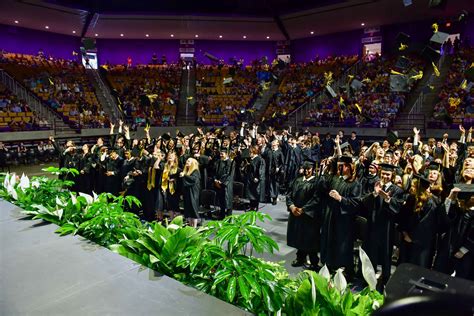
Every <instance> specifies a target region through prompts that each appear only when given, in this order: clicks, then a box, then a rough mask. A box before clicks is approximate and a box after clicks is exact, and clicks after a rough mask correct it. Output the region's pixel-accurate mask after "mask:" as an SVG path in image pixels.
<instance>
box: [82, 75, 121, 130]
mask: <svg viewBox="0 0 474 316" xmlns="http://www.w3.org/2000/svg"><path fill="white" fill-rule="evenodd" d="M87 71H90V72H91V73H92V76H93V77H94V80H95V82H96V83H97V86H98V91H97V93H100V94H101V95H102V97H103V98H104V100H105V102H106V103H107V108H108V109H109V110H110V111H111V113H110V115H111V116H112V117H111V119H112V118H113V120H115V121H118V120H119V119H121V120H123V119H124V115H123V113H122V112H121V111H119V108H118V105H117V103H116V102H115V100H114V98H113V97H112V94H111V91H110V88H109V86H108V85H107V84H105V82H104V81H103V80H102V77H101V76H100V74H99V70H97V69H87Z"/></svg>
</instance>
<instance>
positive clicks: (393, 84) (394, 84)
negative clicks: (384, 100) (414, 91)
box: [390, 74, 408, 92]
mask: <svg viewBox="0 0 474 316" xmlns="http://www.w3.org/2000/svg"><path fill="white" fill-rule="evenodd" d="M407 90H408V78H407V77H406V76H404V75H393V74H392V75H390V91H391V92H406V91H407Z"/></svg>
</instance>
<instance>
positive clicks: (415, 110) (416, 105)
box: [408, 55, 446, 116]
mask: <svg viewBox="0 0 474 316" xmlns="http://www.w3.org/2000/svg"><path fill="white" fill-rule="evenodd" d="M445 59H446V56H445V55H441V57H440V58H439V60H438V63H437V65H436V66H437V67H438V69H441V67H442V66H443V64H444V62H445ZM428 67H430V65H428ZM435 78H436V75H435V73H434V71H433V72H432V73H431V75H430V77H429V79H428V82H427V85H428V86H430V85H431V84H432V83H433V81H434V80H435ZM426 94H428V93H425V91H423V90H421V92H420V94H419V95H418V98H417V99H416V101H415V103H413V106H412V108H411V109H410V112H409V113H408V116H410V115H416V114H419V113H420V111H421V109H422V108H423V104H424V101H425V95H426Z"/></svg>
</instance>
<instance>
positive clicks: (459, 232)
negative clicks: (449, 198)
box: [433, 202, 474, 280]
mask: <svg viewBox="0 0 474 316" xmlns="http://www.w3.org/2000/svg"><path fill="white" fill-rule="evenodd" d="M442 220H443V227H445V228H446V229H445V230H444V231H443V234H442V235H441V238H440V239H439V241H438V242H439V244H438V249H437V253H436V259H435V263H434V267H433V268H434V269H435V270H436V271H439V272H442V273H446V274H452V273H453V271H454V270H456V277H461V278H465V279H470V280H473V279H474V275H473V273H474V260H473V259H474V211H473V210H470V211H464V210H461V209H460V208H459V206H458V205H457V203H456V202H451V206H450V208H449V213H448V214H446V216H444V217H443V218H442ZM461 247H464V248H466V249H467V250H468V252H467V254H465V255H464V256H463V257H462V258H461V259H457V258H456V257H454V254H455V253H456V252H457V251H459V250H460V248H461Z"/></svg>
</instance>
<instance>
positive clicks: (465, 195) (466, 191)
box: [454, 183, 474, 200]
mask: <svg viewBox="0 0 474 316" xmlns="http://www.w3.org/2000/svg"><path fill="white" fill-rule="evenodd" d="M454 187H455V188H459V189H461V191H460V192H459V193H458V199H460V200H466V199H470V198H471V196H473V195H474V184H466V183H455V184H454Z"/></svg>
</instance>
